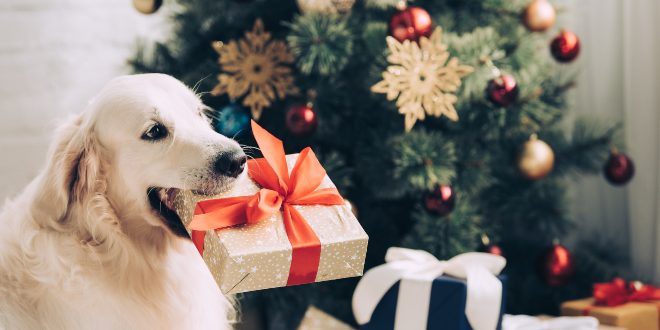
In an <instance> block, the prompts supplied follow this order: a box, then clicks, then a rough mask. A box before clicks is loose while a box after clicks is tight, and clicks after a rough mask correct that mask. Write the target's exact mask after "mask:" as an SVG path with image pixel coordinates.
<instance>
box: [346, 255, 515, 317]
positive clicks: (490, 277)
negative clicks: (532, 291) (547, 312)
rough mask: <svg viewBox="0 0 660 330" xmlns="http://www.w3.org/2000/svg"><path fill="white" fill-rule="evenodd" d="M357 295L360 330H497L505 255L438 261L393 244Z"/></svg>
mask: <svg viewBox="0 0 660 330" xmlns="http://www.w3.org/2000/svg"><path fill="white" fill-rule="evenodd" d="M386 261H387V263H386V264H385V265H382V266H378V267H375V268H373V269H371V270H369V271H368V272H367V273H366V274H365V276H364V277H363V278H362V279H361V280H360V282H359V283H358V286H357V288H356V290H355V293H354V295H353V312H354V314H355V317H356V320H357V321H358V323H359V324H360V325H361V327H360V329H365V330H369V329H378V330H385V329H396V330H400V329H406V330H421V329H447V330H472V329H474V330H494V329H500V328H501V321H502V314H503V311H504V290H503V286H504V283H505V282H506V280H505V277H504V276H497V277H496V275H497V274H499V272H500V271H501V270H502V269H503V268H504V265H505V263H506V261H505V259H504V258H502V257H500V256H495V255H492V254H487V253H476V252H475V253H466V254H462V255H459V256H457V257H454V258H452V259H450V260H449V261H439V260H437V259H436V258H435V257H433V256H432V255H431V254H429V253H426V252H424V251H419V250H409V249H401V248H390V249H389V250H388V252H387V256H386Z"/></svg>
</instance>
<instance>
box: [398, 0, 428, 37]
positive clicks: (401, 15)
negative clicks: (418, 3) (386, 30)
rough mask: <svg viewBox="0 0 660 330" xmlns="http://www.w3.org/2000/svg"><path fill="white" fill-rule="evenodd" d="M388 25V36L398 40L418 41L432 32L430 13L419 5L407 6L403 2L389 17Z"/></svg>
mask: <svg viewBox="0 0 660 330" xmlns="http://www.w3.org/2000/svg"><path fill="white" fill-rule="evenodd" d="M389 27H390V36H392V37H394V39H396V40H398V41H399V42H403V41H404V40H411V41H418V40H419V39H420V38H421V37H428V36H430V35H431V32H433V23H432V22H431V15H429V13H428V12H427V11H426V10H424V9H422V8H420V7H415V6H410V7H407V6H405V2H404V3H403V5H402V6H400V8H399V10H398V11H397V12H396V13H394V15H392V18H390V24H389Z"/></svg>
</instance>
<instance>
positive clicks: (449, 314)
mask: <svg viewBox="0 0 660 330" xmlns="http://www.w3.org/2000/svg"><path fill="white" fill-rule="evenodd" d="M497 278H498V279H499V280H500V281H501V282H502V304H501V305H500V319H499V321H498V322H497V329H498V330H499V329H501V327H502V315H503V314H504V306H505V305H504V303H505V292H506V290H505V288H506V286H505V284H506V276H504V275H500V276H498V277H497ZM400 283H401V282H400V281H399V282H397V283H396V284H394V285H393V286H392V287H391V288H390V289H389V290H388V291H387V293H386V294H385V296H383V299H381V300H380V302H379V303H378V305H377V306H376V309H375V310H374V312H373V314H372V315H371V320H370V321H369V323H367V324H365V325H363V326H362V327H360V329H362V330H388V329H394V318H395V316H396V303H397V299H398V297H399V284H400ZM466 297H467V287H466V282H465V280H462V279H457V278H454V277H450V276H444V275H443V276H440V277H438V278H436V279H435V280H433V284H432V288H431V304H430V306H429V315H428V322H427V324H426V329H428V330H437V329H442V330H472V327H470V323H469V322H468V319H467V316H465V299H466Z"/></svg>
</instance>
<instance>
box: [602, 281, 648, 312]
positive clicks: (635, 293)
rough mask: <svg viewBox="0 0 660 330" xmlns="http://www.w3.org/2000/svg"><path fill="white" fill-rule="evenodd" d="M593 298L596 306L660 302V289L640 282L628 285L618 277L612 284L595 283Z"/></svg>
mask: <svg viewBox="0 0 660 330" xmlns="http://www.w3.org/2000/svg"><path fill="white" fill-rule="evenodd" d="M593 296H594V301H595V304H596V305H604V306H610V307H612V306H619V305H623V304H625V303H627V302H629V301H648V300H660V289H658V288H656V287H655V286H653V285H648V284H642V283H641V282H638V281H635V282H630V283H626V281H625V280H623V279H622V278H619V277H617V278H615V279H614V280H612V282H606V283H595V284H594V292H593Z"/></svg>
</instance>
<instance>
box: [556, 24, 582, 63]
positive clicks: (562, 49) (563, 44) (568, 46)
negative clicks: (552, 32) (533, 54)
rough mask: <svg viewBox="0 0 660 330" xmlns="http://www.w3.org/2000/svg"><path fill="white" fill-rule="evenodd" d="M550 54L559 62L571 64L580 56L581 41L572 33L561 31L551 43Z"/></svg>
mask: <svg viewBox="0 0 660 330" xmlns="http://www.w3.org/2000/svg"><path fill="white" fill-rule="evenodd" d="M550 52H551V53H552V56H553V57H554V58H555V59H556V60H557V61H558V62H561V63H567V62H571V61H573V60H574V59H575V58H576V57H577V56H578V55H579V54H580V39H578V37H577V35H575V33H573V32H571V31H561V32H560V33H559V35H558V36H556V37H555V38H554V39H553V40H552V42H551V43H550Z"/></svg>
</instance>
